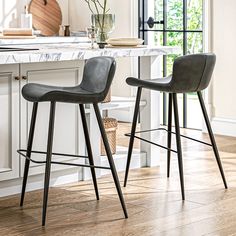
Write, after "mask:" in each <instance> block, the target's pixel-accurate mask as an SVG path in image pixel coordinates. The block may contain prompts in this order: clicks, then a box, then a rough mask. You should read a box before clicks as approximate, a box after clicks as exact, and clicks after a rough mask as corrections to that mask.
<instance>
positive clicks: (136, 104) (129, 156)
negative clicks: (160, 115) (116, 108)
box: [124, 87, 142, 187]
mask: <svg viewBox="0 0 236 236" xmlns="http://www.w3.org/2000/svg"><path fill="white" fill-rule="evenodd" d="M141 94H142V88H141V87H138V92H137V96H136V102H135V108H134V116H133V122H132V128H131V136H130V140H129V149H128V156H127V163H126V170H125V179H124V187H126V184H127V180H128V175H129V167H130V161H131V156H132V151H133V145H134V135H135V131H136V126H137V120H138V114H139V105H140V100H141Z"/></svg>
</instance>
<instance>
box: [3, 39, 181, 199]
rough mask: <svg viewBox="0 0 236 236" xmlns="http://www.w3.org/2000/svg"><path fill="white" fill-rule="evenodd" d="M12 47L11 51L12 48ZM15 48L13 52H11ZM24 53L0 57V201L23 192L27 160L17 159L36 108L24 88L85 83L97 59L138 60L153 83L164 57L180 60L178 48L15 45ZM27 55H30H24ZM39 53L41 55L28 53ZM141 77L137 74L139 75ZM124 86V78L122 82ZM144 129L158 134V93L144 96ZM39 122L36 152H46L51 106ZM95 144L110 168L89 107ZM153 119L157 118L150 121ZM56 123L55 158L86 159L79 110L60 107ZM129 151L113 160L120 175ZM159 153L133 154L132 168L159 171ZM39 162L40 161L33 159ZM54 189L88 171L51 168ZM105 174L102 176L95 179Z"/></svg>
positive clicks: (38, 170) (38, 174)
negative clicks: (174, 56) (24, 95)
mask: <svg viewBox="0 0 236 236" xmlns="http://www.w3.org/2000/svg"><path fill="white" fill-rule="evenodd" d="M8 46H9V45H8ZM12 47H13V46H12ZM14 47H17V48H23V49H24V51H15V52H14V51H11V52H0V91H1V92H0V111H1V119H0V196H4V195H10V194H14V193H18V192H20V189H21V177H22V174H23V167H24V160H23V159H21V158H19V155H18V154H17V153H16V150H17V149H19V148H25V147H26V142H27V135H28V129H29V121H30V116H31V109H32V104H30V103H27V102H26V101H25V100H24V99H22V97H21V88H22V87H23V86H24V85H25V84H26V83H31V82H34V83H43V84H51V85H60V86H74V85H76V84H78V83H79V82H80V81H81V79H82V72H83V66H84V61H85V60H87V59H89V58H91V57H96V56H111V57H115V58H123V57H133V58H136V59H137V58H138V57H140V76H141V78H142V79H149V78H155V77H159V76H161V60H162V57H161V56H162V55H167V54H176V53H178V52H179V48H175V47H149V46H140V47H136V48H131V47H130V48H129V47H124V48H113V47H107V48H106V49H103V50H101V49H93V50H92V49H89V45H88V44H85V43H77V42H76V43H70V42H65V43H53V44H47V43H44V44H40V43H39V44H26V45H14ZM25 49H26V50H25ZM27 49H37V50H27ZM136 75H137V74H136ZM124 80H125V78H124ZM142 101H143V102H142V104H141V105H142V109H141V115H140V120H141V129H145V130H147V129H151V128H158V126H159V124H160V120H159V117H158V116H156V114H159V112H160V105H159V103H160V102H159V101H160V95H159V93H158V92H150V91H144V93H143V96H142ZM133 106H134V99H131V100H130V99H129V100H128V101H127V100H122V99H114V100H112V101H111V102H110V103H107V104H101V106H100V109H101V110H110V109H120V108H122V107H123V108H124V107H133ZM39 109H40V112H39V117H38V118H37V121H36V132H35V140H34V147H33V149H34V150H40V151H45V148H46V140H47V124H48V109H49V104H47V103H44V104H42V105H41V104H40V106H39ZM86 114H87V119H88V123H89V129H90V136H91V142H92V147H93V152H94V158H95V163H96V165H106V158H105V157H104V156H103V157H101V156H100V134H99V131H98V127H97V123H96V122H95V119H96V118H95V114H94V112H93V109H91V108H90V106H87V107H86ZM152 114H154V115H152ZM56 117H57V119H56V123H55V141H54V146H53V149H54V151H55V152H61V153H70V154H75V155H76V154H80V155H85V152H86V151H85V150H86V149H85V143H84V137H83V132H81V130H82V127H81V122H80V116H79V110H78V105H76V104H67V105H64V104H58V108H57V116H56ZM143 137H144V138H146V139H151V140H152V141H154V142H155V141H156V140H157V139H158V135H157V133H156V132H155V133H152V134H151V133H149V134H148V133H145V134H143ZM126 151H127V150H125V149H122V150H118V151H117V154H116V155H114V160H115V163H116V166H117V169H118V170H124V168H125V164H126V155H127V153H126ZM158 151H159V150H158V149H157V147H155V146H153V145H149V144H146V143H142V144H141V150H140V151H139V150H137V151H136V152H134V156H133V159H132V163H131V167H133V168H134V167H136V168H137V167H143V166H156V165H158V164H159V160H158ZM34 158H36V159H39V158H40V160H41V159H42V158H43V157H42V156H35V157H34ZM57 160H58V161H68V162H74V163H84V160H78V159H76V158H74V157H73V158H68V157H58V158H57ZM43 172H44V166H42V165H39V164H31V167H30V173H29V174H30V176H31V177H30V179H29V185H28V189H30V190H33V189H38V188H41V187H42V179H43V178H42V173H43ZM52 172H53V173H52V181H51V184H52V185H57V184H61V183H68V182H75V181H78V180H84V179H88V178H90V173H89V170H87V169H81V168H77V167H76V168H75V167H65V166H53V167H52ZM103 174H106V172H105V171H101V170H98V171H97V175H98V176H100V175H103Z"/></svg>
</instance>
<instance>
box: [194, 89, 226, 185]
mask: <svg viewBox="0 0 236 236" xmlns="http://www.w3.org/2000/svg"><path fill="white" fill-rule="evenodd" d="M197 95H198V99H199V102H200V105H201V109H202V113H203V116H204V119H205V122H206V126H207V130H208V133H209V136H210V140H211V144H212V148H213V151H214V154H215V158H216V161H217V164H218V167H219V169H220V174H221V177H222V179H223V182H224V186H225V188H226V189H227V188H228V186H227V182H226V179H225V175H224V170H223V167H222V164H221V160H220V155H219V152H218V148H217V145H216V141H215V137H214V134H213V131H212V128H211V123H210V120H209V117H208V115H207V110H206V107H205V104H204V100H203V98H202V93H201V92H198V93H197Z"/></svg>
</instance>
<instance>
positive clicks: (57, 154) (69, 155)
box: [17, 149, 88, 158]
mask: <svg viewBox="0 0 236 236" xmlns="http://www.w3.org/2000/svg"><path fill="white" fill-rule="evenodd" d="M18 151H20V152H26V150H25V149H19V150H17V152H18ZM31 153H37V154H47V152H43V151H31ZM52 155H53V156H66V157H79V158H88V156H81V155H73V154H63V153H56V152H53V153H52Z"/></svg>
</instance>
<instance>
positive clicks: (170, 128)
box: [167, 93, 172, 178]
mask: <svg viewBox="0 0 236 236" xmlns="http://www.w3.org/2000/svg"><path fill="white" fill-rule="evenodd" d="M171 132H172V94H171V93H169V107H168V134H167V135H168V136H167V147H168V148H169V149H170V148H171ZM170 158H171V151H170V150H167V177H168V178H169V177H170Z"/></svg>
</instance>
